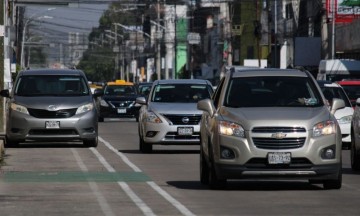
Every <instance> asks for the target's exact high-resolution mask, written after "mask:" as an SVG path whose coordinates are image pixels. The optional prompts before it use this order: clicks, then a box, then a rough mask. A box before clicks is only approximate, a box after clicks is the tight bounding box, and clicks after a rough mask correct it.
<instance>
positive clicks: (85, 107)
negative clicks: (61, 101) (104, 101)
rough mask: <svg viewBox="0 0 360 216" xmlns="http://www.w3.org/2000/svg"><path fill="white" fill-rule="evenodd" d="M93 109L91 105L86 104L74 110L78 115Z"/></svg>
mask: <svg viewBox="0 0 360 216" xmlns="http://www.w3.org/2000/svg"><path fill="white" fill-rule="evenodd" d="M92 109H94V105H93V104H92V103H88V104H85V105H82V106H81V107H79V108H78V109H77V110H76V113H75V114H80V113H84V112H88V111H90V110H92Z"/></svg>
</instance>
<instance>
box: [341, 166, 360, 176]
mask: <svg viewBox="0 0 360 216" xmlns="http://www.w3.org/2000/svg"><path fill="white" fill-rule="evenodd" d="M342 172H343V174H347V175H360V171H354V170H352V169H351V168H342Z"/></svg>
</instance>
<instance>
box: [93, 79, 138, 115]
mask: <svg viewBox="0 0 360 216" xmlns="http://www.w3.org/2000/svg"><path fill="white" fill-rule="evenodd" d="M103 91H104V94H103V96H102V97H101V98H100V102H99V122H103V121H104V118H136V119H137V116H138V112H139V109H140V107H139V106H135V100H136V98H137V97H138V92H137V89H136V87H135V85H134V84H133V83H132V82H127V81H125V80H116V81H114V82H108V83H107V84H106V85H105V86H104V88H103Z"/></svg>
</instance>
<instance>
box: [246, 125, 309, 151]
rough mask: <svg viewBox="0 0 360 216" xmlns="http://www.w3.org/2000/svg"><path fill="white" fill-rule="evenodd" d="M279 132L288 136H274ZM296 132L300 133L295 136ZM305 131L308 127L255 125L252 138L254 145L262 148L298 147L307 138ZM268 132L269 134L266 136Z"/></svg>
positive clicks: (302, 144)
mask: <svg viewBox="0 0 360 216" xmlns="http://www.w3.org/2000/svg"><path fill="white" fill-rule="evenodd" d="M278 133H279V135H281V134H285V135H286V136H287V137H281V136H280V137H276V136H275V137H274V135H276V134H278ZM296 133H299V135H296V136H294V134H296ZM304 133H306V129H305V128H303V127H255V128H253V129H252V140H253V143H254V145H255V146H256V147H257V148H261V149H273V150H279V149H296V148H301V147H302V146H304V144H305V140H306V135H304ZM266 134H268V136H266V137H264V135H266ZM257 135H261V136H257ZM288 135H291V136H288Z"/></svg>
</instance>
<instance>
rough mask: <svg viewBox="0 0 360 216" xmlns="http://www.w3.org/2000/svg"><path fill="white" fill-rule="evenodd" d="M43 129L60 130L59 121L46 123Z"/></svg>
mask: <svg viewBox="0 0 360 216" xmlns="http://www.w3.org/2000/svg"><path fill="white" fill-rule="evenodd" d="M45 128H46V129H53V128H60V122H59V121H46V122H45Z"/></svg>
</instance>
